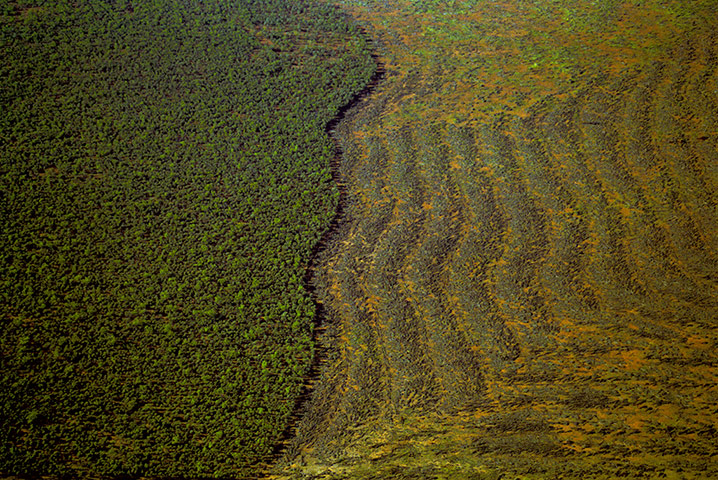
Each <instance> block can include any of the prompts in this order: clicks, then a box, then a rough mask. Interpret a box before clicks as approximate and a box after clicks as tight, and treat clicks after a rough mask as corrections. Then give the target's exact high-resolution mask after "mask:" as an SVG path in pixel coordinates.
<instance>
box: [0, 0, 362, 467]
mask: <svg viewBox="0 0 718 480" xmlns="http://www.w3.org/2000/svg"><path fill="white" fill-rule="evenodd" d="M0 52H2V54H1V55H2V61H0V111H1V112H2V115H0V228H1V229H2V234H1V235H0V317H1V321H2V328H1V330H0V383H1V384H2V388H0V474H2V473H4V474H21V475H37V474H52V475H82V476H117V475H125V474H126V475H143V476H173V477H177V476H194V477H196V476H243V475H251V474H252V472H256V471H257V470H256V469H257V468H258V467H257V465H258V464H259V463H261V462H262V461H263V460H264V459H266V458H267V455H269V454H270V453H271V451H272V448H273V446H274V443H275V442H276V440H277V439H278V438H279V436H280V434H281V432H282V431H283V429H284V428H285V426H286V422H287V420H288V417H289V416H290V414H291V411H292V409H293V406H294V402H295V399H296V397H297V395H298V394H299V391H300V389H301V385H302V379H303V375H304V374H305V373H306V371H307V368H308V366H309V363H310V361H311V356H312V345H311V343H312V340H311V339H312V326H313V316H314V305H313V303H312V301H311V300H310V298H309V297H308V296H307V294H306V292H305V291H304V288H303V282H302V278H303V275H304V272H305V269H306V266H307V263H308V257H309V255H310V254H311V251H312V248H313V247H314V245H315V244H316V243H317V241H318V239H319V238H320V236H321V234H322V233H323V231H324V230H325V229H326V228H327V225H328V223H329V221H330V220H331V218H332V217H333V215H334V212H335V208H336V203H337V191H336V188H335V186H334V185H333V183H332V180H331V175H330V170H329V161H330V159H331V157H332V155H333V146H332V144H331V140H330V139H329V138H328V137H327V135H326V132H325V125H326V123H327V122H328V121H329V120H330V119H331V118H332V117H333V116H334V115H335V114H336V112H337V111H338V109H339V108H340V107H341V106H342V105H344V104H346V103H347V102H348V101H349V100H350V99H351V97H352V96H353V95H354V94H355V93H356V92H358V91H359V90H361V89H362V88H364V86H365V85H366V84H367V82H368V79H369V78H370V77H371V75H372V73H373V69H374V65H373V62H372V60H371V58H370V56H369V55H368V49H367V45H366V43H365V42H364V40H363V39H362V37H361V35H360V33H359V32H358V31H357V30H356V29H355V28H354V27H353V26H351V25H349V24H348V23H347V22H346V21H345V20H344V19H342V18H340V17H339V16H338V14H337V13H336V12H335V11H334V10H333V9H331V8H328V7H326V6H321V5H316V4H314V3H312V2H310V1H308V0H264V1H262V0H244V1H242V0H237V1H226V0H204V1H201V0H154V1H142V2H138V1H131V0H124V1H123V0H92V1H89V0H87V1H85V0H80V1H74V2H71V1H66V0H57V1H53V2H44V1H40V0H34V1H29V0H20V1H16V2H10V3H6V4H5V6H4V7H3V8H2V10H1V11H0Z"/></svg>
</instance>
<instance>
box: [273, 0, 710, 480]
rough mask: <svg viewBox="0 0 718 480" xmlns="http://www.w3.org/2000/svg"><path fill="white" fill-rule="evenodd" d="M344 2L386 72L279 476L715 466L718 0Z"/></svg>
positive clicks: (617, 473)
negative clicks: (308, 391) (434, 5)
mask: <svg viewBox="0 0 718 480" xmlns="http://www.w3.org/2000/svg"><path fill="white" fill-rule="evenodd" d="M352 3H353V2H347V5H345V8H347V9H348V10H349V11H350V13H351V14H352V15H354V16H355V17H356V18H357V19H358V21H359V22H360V23H361V24H362V25H365V26H366V28H367V31H368V33H369V35H371V36H372V37H374V38H375V39H376V41H377V45H378V47H377V48H378V54H379V57H380V62H381V63H382V64H383V65H384V66H385V67H386V69H387V73H386V76H385V78H384V80H383V81H382V83H381V84H380V85H379V87H378V88H377V89H376V91H375V92H373V93H372V95H371V96H369V97H367V98H365V99H364V100H362V102H360V104H359V105H357V106H356V107H355V108H353V109H352V110H350V111H349V112H348V114H347V115H346V118H345V119H344V120H343V121H342V122H341V123H340V124H339V125H338V126H337V129H336V137H337V140H338V142H340V144H341V150H342V152H343V155H342V161H341V163H340V164H339V165H338V175H339V178H340V180H341V182H342V183H343V184H345V185H346V187H345V189H346V190H345V198H344V207H343V210H344V212H343V214H342V217H341V220H342V221H341V223H340V224H339V225H338V226H337V227H336V231H335V232H334V234H333V235H332V236H331V238H332V241H331V242H330V243H329V244H328V245H327V246H326V248H325V249H324V250H323V251H322V252H321V253H320V256H319V259H318V262H317V268H316V273H315V276H314V280H313V281H314V283H315V289H316V293H317V298H318V301H319V302H320V303H321V304H322V306H323V309H324V311H325V312H326V317H327V321H326V322H325V323H326V324H325V325H323V327H324V328H323V329H322V333H321V335H320V338H319V341H320V344H321V345H322V347H323V348H324V349H325V351H324V352H323V353H322V356H321V358H320V360H321V368H320V375H319V378H318V380H317V381H316V382H315V383H314V384H313V392H312V395H311V400H310V401H309V402H307V403H306V404H305V405H304V407H303V411H302V417H301V421H300V422H299V424H298V427H297V431H296V435H295V437H294V438H293V439H292V440H291V441H290V442H288V444H287V445H286V448H285V450H284V453H283V459H282V460H281V461H280V462H279V463H278V465H277V467H276V469H275V474H276V475H277V477H279V478H286V477H296V478H299V477H301V478H500V476H501V475H512V477H511V478H515V477H516V476H518V477H519V478H554V477H558V476H563V477H564V478H565V477H570V478H615V477H633V478H636V477H648V478H657V477H668V478H698V477H701V478H710V477H718V462H716V461H715V460H714V458H718V443H717V442H716V436H717V435H718V381H717V380H718V379H717V378H716V373H717V372H718V369H717V360H718V356H717V355H716V350H715V348H716V339H717V337H718V330H716V320H717V318H718V216H717V215H716V213H717V211H716V201H717V198H718V197H717V196H716V190H717V188H718V115H716V113H717V112H718V61H717V59H718V57H717V56H718V33H716V32H718V21H716V19H715V15H712V14H711V12H712V11H714V10H715V8H716V7H718V4H716V2H695V3H694V4H692V5H691V7H690V8H688V7H685V8H683V9H681V8H682V7H680V5H681V4H677V3H675V2H658V1H649V2H610V1H609V2H606V4H610V6H611V9H610V10H606V9H603V8H602V7H594V6H593V2H589V1H577V2H574V3H573V4H572V6H571V7H568V6H566V5H565V2H530V1H519V2H508V1H506V2H501V1H498V2H475V3H477V5H474V6H470V5H468V4H469V3H470V2H468V1H467V2H455V3H456V4H458V5H460V6H461V5H463V6H464V7H465V8H463V10H462V9H460V8H458V7H457V6H456V5H454V8H455V10H456V11H454V12H453V13H452V15H447V14H446V10H441V11H439V10H437V11H434V10H430V9H429V10H426V9H424V10H421V11H420V10H418V9H417V7H416V3H412V2H408V1H407V2H404V1H397V2H392V5H393V6H386V5H383V4H374V3H373V2H363V3H368V4H369V5H368V6H367V5H365V6H360V5H352ZM357 3H358V2H357ZM639 3H640V4H641V5H639ZM419 4H421V2H419ZM545 5H551V8H548V7H545ZM676 5H678V6H676ZM447 8H448V7H447ZM392 15H393V16H392ZM456 32H458V33H456Z"/></svg>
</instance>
